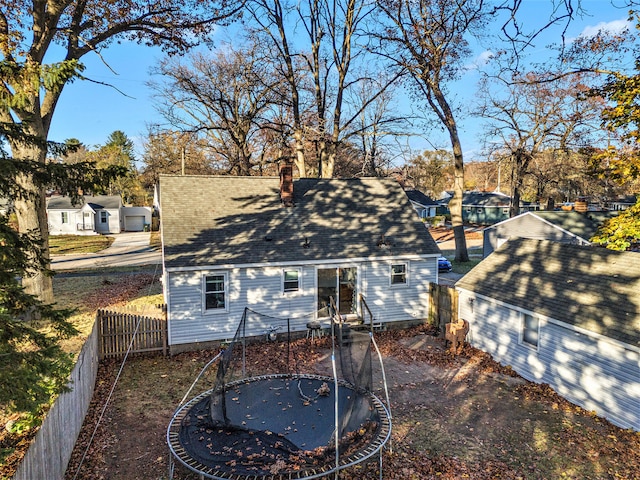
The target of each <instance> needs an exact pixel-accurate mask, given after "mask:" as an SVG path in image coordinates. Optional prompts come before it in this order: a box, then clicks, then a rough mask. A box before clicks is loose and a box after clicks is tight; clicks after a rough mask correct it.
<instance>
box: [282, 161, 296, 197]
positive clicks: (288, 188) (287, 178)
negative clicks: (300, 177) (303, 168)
mask: <svg viewBox="0 0 640 480" xmlns="http://www.w3.org/2000/svg"><path fill="white" fill-rule="evenodd" d="M280 201H281V202H282V204H283V205H284V206H285V207H293V165H291V164H290V163H285V164H284V165H282V166H281V167H280Z"/></svg>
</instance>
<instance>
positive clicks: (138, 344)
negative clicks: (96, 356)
mask: <svg viewBox="0 0 640 480" xmlns="http://www.w3.org/2000/svg"><path fill="white" fill-rule="evenodd" d="M96 323H97V324H98V333H99V335H98V345H99V349H100V359H103V358H107V357H119V356H123V355H125V354H126V353H127V350H128V349H129V346H131V350H130V351H129V353H147V352H162V354H163V355H166V354H167V317H166V309H165V308H164V306H159V307H156V308H153V309H151V310H149V309H146V310H142V311H132V310H123V311H108V310H98V313H97V318H96ZM134 334H135V337H134ZM132 339H133V342H132Z"/></svg>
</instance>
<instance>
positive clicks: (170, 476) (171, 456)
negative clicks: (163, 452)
mask: <svg viewBox="0 0 640 480" xmlns="http://www.w3.org/2000/svg"><path fill="white" fill-rule="evenodd" d="M174 468H175V464H174V463H173V455H171V452H169V480H173V470H174Z"/></svg>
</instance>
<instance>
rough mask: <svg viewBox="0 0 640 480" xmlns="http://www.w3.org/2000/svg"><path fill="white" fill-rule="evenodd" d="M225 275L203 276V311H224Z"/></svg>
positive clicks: (225, 305)
mask: <svg viewBox="0 0 640 480" xmlns="http://www.w3.org/2000/svg"><path fill="white" fill-rule="evenodd" d="M225 283H226V282H225V275H224V274H221V275H205V277H204V309H205V310H225V309H226V307H227V304H226V291H225Z"/></svg>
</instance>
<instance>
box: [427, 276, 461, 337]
mask: <svg viewBox="0 0 640 480" xmlns="http://www.w3.org/2000/svg"><path fill="white" fill-rule="evenodd" d="M429 296H430V301H429V323H431V324H432V325H434V326H435V327H437V328H438V330H439V331H440V333H441V335H442V336H444V328H445V325H446V324H447V323H456V322H457V321H458V292H457V290H456V289H455V288H453V287H450V286H448V285H438V284H436V283H432V284H431V285H430V287H429Z"/></svg>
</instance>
